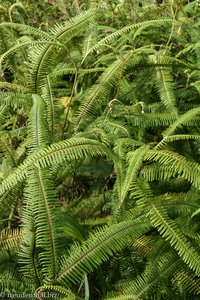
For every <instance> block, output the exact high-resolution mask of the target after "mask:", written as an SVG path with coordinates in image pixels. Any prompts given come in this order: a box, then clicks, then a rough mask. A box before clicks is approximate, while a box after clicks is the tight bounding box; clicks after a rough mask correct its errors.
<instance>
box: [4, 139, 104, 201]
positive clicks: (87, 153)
mask: <svg viewBox="0 0 200 300" xmlns="http://www.w3.org/2000/svg"><path fill="white" fill-rule="evenodd" d="M105 155H107V156H109V155H110V152H109V150H108V149H107V148H106V147H105V146H104V145H102V144H101V143H99V142H97V141H95V140H91V139H86V138H71V139H69V140H67V141H61V142H58V143H55V144H52V145H51V146H49V147H47V148H45V149H43V150H41V151H40V152H38V153H34V154H32V155H30V156H29V157H28V158H27V159H26V160H25V161H24V162H23V163H22V164H21V165H19V167H18V168H17V169H16V170H15V171H14V172H13V173H12V174H10V175H9V176H8V177H7V178H5V179H4V180H3V182H2V183H1V186H0V195H1V196H2V195H3V194H4V193H5V192H7V191H8V190H10V189H12V188H13V187H15V186H16V185H17V184H18V183H19V182H21V181H23V180H24V179H25V177H26V176H27V171H28V169H29V167H30V166H33V165H35V166H38V167H42V168H45V167H49V166H52V165H57V164H61V163H63V162H70V161H73V160H79V159H83V158H85V157H96V156H105Z"/></svg>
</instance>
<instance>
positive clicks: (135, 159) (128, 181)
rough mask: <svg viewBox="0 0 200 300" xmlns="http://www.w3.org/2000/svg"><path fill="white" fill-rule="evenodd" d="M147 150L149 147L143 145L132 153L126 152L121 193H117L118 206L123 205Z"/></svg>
mask: <svg viewBox="0 0 200 300" xmlns="http://www.w3.org/2000/svg"><path fill="white" fill-rule="evenodd" d="M148 150H149V147H148V146H146V145H145V146H142V147H140V148H138V149H137V150H135V151H133V152H132V153H131V152H130V153H128V156H129V157H128V168H127V171H126V175H125V178H124V183H123V186H122V191H121V195H119V206H120V207H121V206H122V205H123V203H124V200H125V198H126V196H127V194H128V192H129V191H130V188H131V185H132V183H133V180H134V179H135V178H137V176H138V172H139V170H140V168H141V166H142V164H143V160H144V156H145V154H146V152H147V151H148Z"/></svg>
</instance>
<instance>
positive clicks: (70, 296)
mask: <svg viewBox="0 0 200 300" xmlns="http://www.w3.org/2000/svg"><path fill="white" fill-rule="evenodd" d="M44 291H55V292H59V293H60V294H62V295H65V296H67V298H65V299H66V300H77V299H78V298H77V297H76V295H75V294H74V293H73V292H72V291H71V290H70V289H66V288H64V287H62V286H59V285H43V286H40V287H39V288H38V289H37V293H38V294H40V292H44Z"/></svg>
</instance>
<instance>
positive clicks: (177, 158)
mask: <svg viewBox="0 0 200 300" xmlns="http://www.w3.org/2000/svg"><path fill="white" fill-rule="evenodd" d="M145 159H147V160H150V161H156V162H159V163H160V164H162V165H163V166H166V167H167V168H169V169H171V170H173V174H174V176H175V175H176V174H178V175H179V176H180V177H182V178H184V179H186V180H188V181H189V182H191V183H192V184H194V186H196V187H199V186H200V179H199V178H200V177H199V175H200V174H199V172H200V168H199V165H198V164H197V163H195V162H192V161H188V160H187V159H186V158H185V157H184V156H181V155H179V154H177V153H175V152H172V151H168V150H149V151H148V153H147V154H146V155H145Z"/></svg>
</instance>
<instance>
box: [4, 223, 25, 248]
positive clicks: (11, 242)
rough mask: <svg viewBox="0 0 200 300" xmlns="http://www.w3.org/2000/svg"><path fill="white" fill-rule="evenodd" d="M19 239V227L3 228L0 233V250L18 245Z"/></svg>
mask: <svg viewBox="0 0 200 300" xmlns="http://www.w3.org/2000/svg"><path fill="white" fill-rule="evenodd" d="M20 241H21V231H20V229H19V228H15V229H8V230H5V231H4V232H1V234H0V249H1V251H2V250H8V249H10V248H13V247H16V246H19V243H20Z"/></svg>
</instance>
